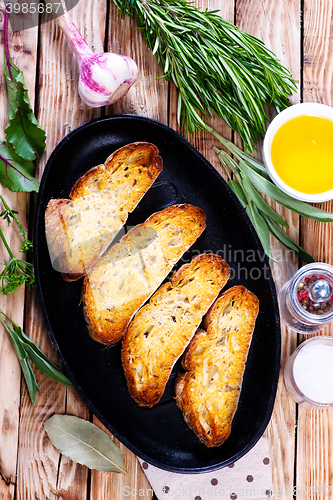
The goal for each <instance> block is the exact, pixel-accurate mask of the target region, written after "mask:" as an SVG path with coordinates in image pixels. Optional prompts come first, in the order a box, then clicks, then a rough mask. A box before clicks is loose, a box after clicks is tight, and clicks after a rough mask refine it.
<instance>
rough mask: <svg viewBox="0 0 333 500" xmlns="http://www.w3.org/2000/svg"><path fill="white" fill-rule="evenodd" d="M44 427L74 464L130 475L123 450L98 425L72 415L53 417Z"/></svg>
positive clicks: (51, 439)
mask: <svg viewBox="0 0 333 500" xmlns="http://www.w3.org/2000/svg"><path fill="white" fill-rule="evenodd" d="M44 428H45V430H46V432H47V434H48V436H49V438H50V441H51V443H52V444H53V446H55V447H56V448H57V449H58V450H59V451H60V453H62V454H63V455H66V456H67V457H69V458H71V459H72V460H73V461H74V462H78V463H79V464H82V465H86V466H87V467H89V469H96V470H99V471H106V472H126V471H125V469H124V459H123V456H122V454H121V452H120V450H119V448H118V447H117V445H116V444H115V443H114V442H113V441H112V439H110V438H109V436H108V435H107V434H106V433H105V432H104V431H102V429H100V428H99V427H97V426H96V425H95V424H92V423H91V422H88V421H87V420H83V419H82V418H78V417H74V416H70V415H53V417H51V418H49V419H48V420H47V421H46V422H45V423H44Z"/></svg>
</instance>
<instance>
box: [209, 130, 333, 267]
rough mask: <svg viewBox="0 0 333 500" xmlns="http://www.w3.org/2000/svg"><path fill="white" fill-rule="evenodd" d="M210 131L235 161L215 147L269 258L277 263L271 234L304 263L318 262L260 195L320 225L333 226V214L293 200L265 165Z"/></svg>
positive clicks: (231, 185)
mask: <svg viewBox="0 0 333 500" xmlns="http://www.w3.org/2000/svg"><path fill="white" fill-rule="evenodd" d="M206 129H207V131H208V132H210V133H211V134H213V135H214V136H215V137H216V138H217V139H218V141H219V142H220V143H221V144H222V145H223V146H224V147H225V148H226V149H227V150H228V151H229V152H230V153H231V154H232V155H233V157H234V158H232V157H231V156H230V155H229V154H228V153H226V152H225V151H223V150H220V149H218V148H215V147H213V149H214V150H215V152H216V153H217V155H218V157H219V160H220V163H221V164H222V166H223V167H224V169H225V171H226V172H227V175H228V178H229V186H230V188H231V189H232V190H233V192H234V193H235V194H236V196H237V198H238V199H239V201H240V202H241V204H242V205H243V207H244V208H245V210H246V213H247V214H248V216H249V218H250V220H251V222H252V224H253V226H254V228H255V230H256V232H257V234H258V237H259V239H260V241H261V243H262V246H263V248H264V250H265V253H266V255H267V256H268V257H269V258H270V259H272V260H274V258H273V256H272V251H271V246H270V238H269V235H270V233H271V234H272V235H273V236H274V237H275V238H277V239H278V240H279V241H280V242H281V243H283V245H285V246H286V247H287V248H289V249H290V250H292V251H293V252H295V254H296V255H298V256H299V257H300V258H301V259H302V260H304V261H305V262H314V259H313V258H312V257H311V255H309V254H308V253H306V252H305V251H304V250H303V249H302V248H301V247H300V246H299V245H298V244H297V243H295V242H294V241H293V240H292V239H291V238H290V236H288V234H287V233H286V232H285V231H283V229H282V228H281V227H280V225H282V226H284V227H288V224H287V222H286V221H285V220H284V219H283V218H282V217H281V216H280V215H279V214H277V213H276V212H275V210H273V209H272V207H271V206H270V205H268V203H267V202H266V201H265V200H264V198H263V197H262V196H261V194H260V193H259V191H260V192H261V193H264V194H266V195H268V196H270V197H271V198H273V200H275V201H277V202H278V203H280V204H281V205H282V206H284V207H285V208H288V209H290V210H293V211H294V212H296V213H297V214H299V215H302V216H303V217H307V218H310V219H314V220H317V221H320V222H333V214H332V213H330V212H326V211H325V210H321V209H320V208H316V207H313V206H311V205H308V204H307V203H304V202H303V201H299V200H295V199H294V198H292V197H291V196H288V195H287V194H285V193H284V192H283V191H281V189H279V188H278V187H277V186H275V184H273V183H272V182H271V180H270V177H269V175H268V173H267V171H266V168H265V166H264V165H263V164H262V163H260V162H259V161H258V160H256V159H255V158H252V157H251V156H249V155H248V154H246V153H245V152H244V151H242V150H241V149H239V148H238V147H237V146H235V144H233V143H232V142H230V141H228V140H227V139H225V138H224V137H222V136H221V135H220V134H218V133H217V132H216V131H215V130H214V129H213V128H211V127H209V126H208V125H207V126H206ZM229 169H230V170H231V172H232V173H233V174H234V176H235V179H232V177H231V175H230V171H229Z"/></svg>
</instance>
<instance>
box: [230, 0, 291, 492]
mask: <svg viewBox="0 0 333 500" xmlns="http://www.w3.org/2000/svg"><path fill="white" fill-rule="evenodd" d="M236 13H237V15H236V23H237V26H239V27H240V28H241V29H243V30H244V31H246V32H248V33H250V34H252V35H254V36H256V37H257V38H259V39H260V40H263V41H264V42H265V44H266V45H267V47H269V48H270V49H271V50H273V52H274V53H275V54H276V55H277V57H278V58H279V59H280V60H281V62H282V64H283V65H285V66H286V67H287V68H288V69H289V70H290V71H291V73H292V76H293V78H294V79H295V81H296V83H297V84H298V85H299V83H300V5H299V2H296V1H288V2H285V1H283V0H278V1H275V2H271V1H267V0H264V1H255V2H253V1H248V0H237V11H236ZM291 101H292V102H294V103H295V102H298V101H299V95H294V96H292V99H291ZM267 111H268V116H269V117H270V119H272V118H273V117H274V116H275V115H276V111H275V110H273V109H272V108H270V109H268V110H267ZM261 144H262V142H261V141H259V144H258V145H259V148H258V149H259V152H260V153H259V154H258V153H257V154H256V155H255V156H256V157H257V158H258V157H259V159H260V160H261V161H262V155H261ZM266 199H267V198H266ZM267 201H268V202H269V203H270V205H271V206H272V207H273V208H274V210H276V211H277V212H278V213H279V214H280V215H281V216H282V217H284V218H285V220H286V221H287V222H288V224H289V229H288V230H287V232H288V234H289V236H291V238H293V239H294V241H296V242H298V241H299V217H298V216H297V215H296V214H294V213H292V212H291V211H290V210H287V209H285V208H283V207H281V206H280V205H279V204H278V203H275V202H274V201H273V200H269V199H267ZM271 248H272V253H273V256H274V258H275V259H276V260H277V261H278V263H277V264H276V263H274V262H273V261H270V266H271V270H272V273H273V277H274V282H275V286H276V290H277V293H278V292H279V290H280V289H281V288H282V286H283V284H284V283H286V282H287V281H288V280H289V279H290V278H291V277H292V275H293V274H294V273H295V272H296V270H297V268H298V264H299V263H298V259H297V258H296V257H295V254H294V253H293V252H291V251H290V250H287V249H286V248H285V247H284V246H283V245H282V244H281V243H279V242H278V241H277V240H276V239H275V238H273V237H271ZM281 340H282V345H281V371H280V377H279V384H278V389H277V394H276V400H275V405H274V410H273V414H272V418H271V420H270V423H269V425H268V427H267V430H266V435H267V437H268V439H269V445H270V453H271V461H272V474H273V491H274V492H275V493H276V494H277V493H279V498H281V499H284V498H288V496H286V494H285V492H288V491H292V488H293V485H294V464H293V456H294V453H295V426H294V424H295V417H296V405H295V403H294V402H293V400H292V399H291V398H290V397H289V395H288V393H287V391H286V388H285V386H284V382H283V369H284V366H285V363H286V361H287V359H288V357H289V355H290V354H291V353H292V352H293V350H294V349H295V347H296V344H297V336H296V334H295V332H293V331H291V330H289V329H288V328H286V326H285V325H284V324H283V323H282V322H281ZM282 435H283V440H282V439H281V436H282ZM280 492H281V493H282V494H280Z"/></svg>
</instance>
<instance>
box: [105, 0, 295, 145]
mask: <svg viewBox="0 0 333 500" xmlns="http://www.w3.org/2000/svg"><path fill="white" fill-rule="evenodd" d="M114 3H115V4H116V5H117V6H118V8H119V9H120V10H121V11H122V12H123V13H124V14H126V15H132V13H133V12H134V13H135V15H136V21H137V25H138V27H139V29H140V30H141V31H142V33H143V35H144V37H145V39H146V42H147V45H148V47H149V48H150V50H151V51H152V52H153V53H154V54H156V57H157V60H158V63H159V64H160V66H161V68H162V70H163V71H164V76H165V78H166V79H167V80H168V81H173V82H174V84H175V86H176V87H177V89H178V91H179V100H178V111H177V118H178V123H179V124H180V125H181V126H182V128H183V129H184V132H185V134H187V133H188V132H194V131H195V129H198V130H203V129H205V128H206V125H205V123H204V121H203V119H202V116H201V115H203V116H204V117H205V116H212V114H213V112H216V113H217V114H218V115H219V116H220V117H222V118H223V119H224V120H225V121H226V123H227V124H228V125H229V126H230V127H231V128H232V129H233V130H235V131H237V132H238V133H239V134H240V136H241V138H242V140H243V142H244V146H245V148H248V149H249V150H252V149H253V143H255V142H256V141H257V138H258V136H260V135H262V134H264V132H265V130H266V125H265V120H266V114H265V110H264V105H265V104H273V106H275V108H276V109H277V110H278V111H280V110H282V109H284V108H286V107H288V106H289V105H290V103H289V101H288V95H291V93H292V92H293V91H295V90H296V85H295V82H294V80H293V79H292V77H291V75H290V73H289V71H288V70H287V69H286V68H285V67H283V66H282V64H281V63H280V61H279V60H278V59H277V57H276V56H275V55H274V54H273V53H272V51H270V50H269V49H268V48H267V47H266V46H265V45H264V43H263V42H262V41H260V40H258V39H257V38H255V37H253V36H251V35H249V34H247V33H244V32H243V31H241V30H240V29H238V28H237V27H236V26H234V25H232V24H231V23H228V22H227V21H225V20H224V19H223V18H222V17H221V16H220V15H219V14H218V11H209V10H208V9H207V10H200V9H198V8H196V7H195V6H194V5H193V3H192V2H187V1H186V0H145V1H136V2H134V4H133V5H131V6H130V5H129V3H128V1H127V0H114Z"/></svg>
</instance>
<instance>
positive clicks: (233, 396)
mask: <svg viewBox="0 0 333 500" xmlns="http://www.w3.org/2000/svg"><path fill="white" fill-rule="evenodd" d="M258 308H259V301H258V299H257V297H256V296H255V295H253V294H252V293H251V292H249V291H248V290H246V288H245V287H243V286H235V287H233V288H230V289H229V290H228V291H226V292H225V293H223V294H222V295H221V297H219V298H218V299H217V301H216V302H215V303H214V304H213V305H212V307H211V309H210V311H209V312H208V314H207V316H206V318H205V325H206V328H207V331H206V330H204V329H200V330H198V331H197V333H196V334H195V336H194V337H193V339H192V340H191V342H190V344H189V345H188V347H187V349H186V351H185V353H184V356H183V359H182V365H183V368H184V369H185V370H187V371H186V372H185V373H182V374H180V375H179V376H178V378H177V380H176V385H175V392H176V403H177V405H178V406H179V408H180V409H181V410H182V412H183V416H184V419H185V422H186V423H187V424H188V425H189V427H190V428H191V429H192V430H193V431H194V432H195V434H196V435H197V436H198V438H199V440H200V441H201V442H202V443H204V444H205V445H206V446H208V447H212V446H220V445H221V444H222V443H224V441H225V440H226V439H227V438H228V436H229V435H230V432H231V423H232V419H233V416H234V414H235V412H236V409H237V405H238V399H239V395H240V390H241V385H242V379H243V373H244V369H245V363H246V359H247V355H248V351H249V347H250V342H251V339H252V333H253V330H254V326H255V320H256V317H257V315H258Z"/></svg>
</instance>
